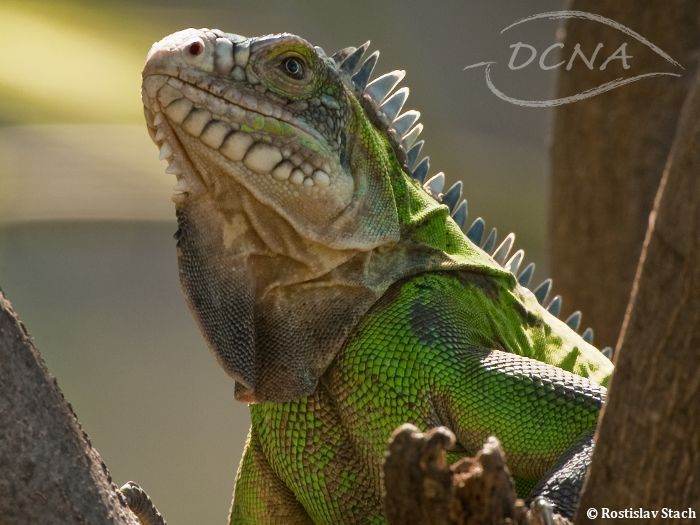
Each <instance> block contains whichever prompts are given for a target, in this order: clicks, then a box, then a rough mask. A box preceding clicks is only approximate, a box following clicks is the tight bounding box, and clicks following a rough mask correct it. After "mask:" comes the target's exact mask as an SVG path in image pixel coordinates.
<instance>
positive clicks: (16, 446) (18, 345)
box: [0, 291, 138, 525]
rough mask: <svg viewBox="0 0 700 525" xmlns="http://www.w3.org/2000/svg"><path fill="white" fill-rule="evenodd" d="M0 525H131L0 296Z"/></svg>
mask: <svg viewBox="0 0 700 525" xmlns="http://www.w3.org/2000/svg"><path fill="white" fill-rule="evenodd" d="M0 385H1V386H2V388H0V429H1V430H0V473H2V474H1V475H0V522H2V523H3V525H14V524H17V525H24V524H27V523H47V524H48V523H61V524H73V523H75V524H83V525H84V524H86V523H90V524H93V523H94V524H98V523H99V524H101V525H102V524H107V525H112V524H113V525H137V524H138V520H137V519H136V517H135V516H134V515H133V514H132V513H131V512H130V511H129V509H128V508H127V504H126V500H125V499H124V497H123V496H122V494H121V493H120V492H119V490H118V489H117V487H116V486H115V485H114V483H112V478H111V476H110V474H109V471H108V470H107V466H106V465H105V464H104V462H103V461H102V459H101V458H100V455H99V454H98V453H97V451H96V450H95V449H94V448H93V447H92V445H91V444H90V440H89V438H88V436H87V434H86V433H85V432H84V431H83V429H82V428H81V427H80V424H79V423H78V419H77V417H76V416H75V414H74V413H73V410H72V408H71V406H70V404H68V403H67V402H66V400H65V399H64V398H63V394H62V393H61V391H60V389H59V388H58V385H57V383H56V380H55V379H54V378H53V377H52V376H51V375H50V374H49V372H48V370H47V368H46V365H45V364H44V361H43V360H42V359H41V356H40V355H39V352H38V351H37V349H36V348H35V347H34V344H33V343H32V340H31V338H30V337H29V334H28V333H27V331H26V329H25V327H24V325H23V324H22V323H21V322H20V320H19V319H18V318H17V315H16V314H15V312H14V311H13V309H12V306H11V305H10V302H9V301H8V300H7V299H6V298H5V296H4V294H3V293H2V292H1V291H0Z"/></svg>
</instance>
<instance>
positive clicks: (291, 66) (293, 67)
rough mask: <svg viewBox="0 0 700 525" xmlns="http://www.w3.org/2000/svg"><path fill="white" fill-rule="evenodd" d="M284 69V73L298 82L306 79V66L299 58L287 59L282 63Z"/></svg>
mask: <svg viewBox="0 0 700 525" xmlns="http://www.w3.org/2000/svg"><path fill="white" fill-rule="evenodd" d="M282 68H283V70H284V72H285V73H286V74H287V75H289V76H290V77H292V78H295V79H297V80H301V79H302V78H304V64H303V62H302V61H301V59H299V58H297V57H289V58H285V59H284V60H283V61H282Z"/></svg>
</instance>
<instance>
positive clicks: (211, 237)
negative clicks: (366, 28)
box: [142, 29, 612, 525]
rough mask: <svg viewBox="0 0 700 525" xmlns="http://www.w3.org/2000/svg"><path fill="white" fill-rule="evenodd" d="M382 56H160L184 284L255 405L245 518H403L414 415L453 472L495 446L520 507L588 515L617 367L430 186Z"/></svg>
mask: <svg viewBox="0 0 700 525" xmlns="http://www.w3.org/2000/svg"><path fill="white" fill-rule="evenodd" d="M368 45H369V43H366V44H363V45H362V46H360V47H357V48H355V47H348V48H345V49H342V50H340V51H338V52H337V53H335V54H333V55H332V56H327V55H326V53H325V52H324V51H323V50H322V49H321V48H319V47H316V46H313V45H311V44H310V43H308V42H307V41H306V40H304V39H302V38H300V37H298V36H295V35H292V34H275V35H268V36H262V37H255V38H246V37H243V36H239V35H236V34H230V33H224V32H222V31H219V30H210V29H200V30H195V29H187V30H184V31H180V32H177V33H174V34H172V35H170V36H168V37H166V38H164V39H163V40H161V41H160V42H157V43H156V44H154V45H153V47H152V48H151V50H150V52H149V54H148V57H147V59H146V64H145V67H144V71H143V89H142V96H143V102H144V106H145V115H146V120H147V124H148V129H149V132H150V134H151V137H152V138H153V140H154V141H155V143H156V144H157V145H158V146H159V147H160V157H161V159H166V160H167V161H168V168H167V169H166V172H168V173H171V174H174V175H175V177H176V179H177V183H176V184H175V188H174V194H173V201H174V202H175V209H176V215H177V222H178V230H177V233H176V236H175V237H176V239H177V252H178V263H179V274H180V280H181V283H182V287H183V289H184V292H185V295H186V297H187V300H188V302H189V305H190V307H191V309H192V311H193V313H194V316H195V318H196V320H197V322H198V324H199V326H200V328H201V330H202V332H203V334H204V336H205V338H206V340H207V342H208V345H209V347H210V348H211V349H212V351H213V353H214V355H215V356H216V358H217V359H218V361H219V363H220V364H221V366H222V367H223V368H224V370H225V371H226V372H227V373H228V374H229V375H230V376H231V377H232V378H233V379H234V381H235V396H236V398H237V399H238V400H240V401H244V402H247V403H250V412H251V418H252V426H251V429H250V433H249V437H248V441H247V444H246V448H245V452H244V455H243V458H242V460H241V464H240V467H239V470H238V474H237V477H236V484H235V489H234V499H233V504H232V510H231V514H230V522H231V523H235V524H236V525H238V524H246V523H257V524H265V523H290V524H295V523H317V524H320V523H384V522H385V518H384V517H383V514H382V490H383V488H382V474H381V472H382V461H383V457H384V454H385V447H386V443H387V440H388V438H389V436H390V434H391V432H392V430H393V429H394V428H396V427H398V426H399V425H401V424H402V423H406V422H410V423H413V424H415V425H417V426H418V427H419V428H423V429H428V428H431V427H435V426H439V425H445V426H447V427H448V428H450V429H451V430H452V431H453V432H454V433H455V434H456V436H457V440H458V443H459V449H458V450H457V451H455V452H453V457H454V458H457V457H460V456H464V455H466V454H469V453H473V452H474V451H475V450H477V449H478V448H479V447H480V446H481V444H482V443H483V441H484V439H485V438H487V437H488V436H489V435H492V434H493V435H496V436H497V437H498V438H499V439H500V440H501V442H502V444H503V446H504V449H505V451H506V453H507V456H508V462H509V466H510V468H511V470H512V472H513V474H514V476H515V478H516V484H517V487H518V490H519V493H520V494H521V495H523V496H527V495H528V493H529V494H530V497H532V496H534V495H544V496H546V497H547V498H548V499H550V500H551V501H552V502H553V504H554V505H555V510H556V511H557V512H558V513H560V514H561V515H563V516H566V517H569V518H570V517H571V516H572V515H573V513H574V509H575V505H576V500H577V490H578V488H579V487H580V483H581V479H582V475H583V472H584V471H585V467H586V465H587V461H588V456H589V455H590V451H591V446H592V445H591V444H592V432H593V429H594V428H595V425H596V419H597V416H598V412H599V410H600V407H601V404H602V402H603V400H604V397H605V392H606V389H605V386H606V385H607V382H608V380H609V378H610V375H611V373H612V364H611V362H610V360H609V359H608V358H607V357H606V356H604V355H603V354H602V353H601V352H600V351H599V350H597V349H596V348H595V347H593V346H592V345H591V340H592V331H591V330H590V329H589V330H586V331H585V332H584V333H583V335H582V336H581V335H579V334H578V333H577V332H576V329H577V328H578V326H579V322H580V313H578V312H576V313H575V314H573V315H572V316H571V317H570V318H569V319H567V320H566V322H563V321H561V320H559V319H558V318H557V314H558V313H559V311H560V308H561V299H560V298H559V297H558V296H557V297H555V298H554V299H553V300H551V302H550V301H547V296H548V294H549V291H550V287H551V281H550V280H546V281H545V282H544V283H543V284H542V285H540V286H539V287H537V288H536V289H535V290H534V293H533V292H531V291H530V290H529V289H528V288H527V286H528V285H529V282H530V279H531V277H532V274H533V271H534V265H533V264H529V265H527V266H526V267H525V268H524V270H522V271H519V268H520V266H521V264H522V259H523V252H522V251H521V250H519V251H516V252H515V253H514V254H513V255H512V256H509V255H510V252H511V251H512V249H513V248H512V246H513V239H514V236H513V234H510V235H508V236H506V237H505V239H504V240H503V241H502V242H501V243H500V244H498V245H496V244H497V240H496V231H495V229H494V230H492V231H491V233H490V234H489V235H485V223H484V221H483V220H482V219H481V218H479V219H476V220H475V221H473V223H472V224H471V225H470V226H469V227H467V228H465V224H466V219H467V203H466V201H465V200H460V199H461V189H462V185H461V183H460V182H457V183H456V184H454V185H453V186H451V187H450V188H449V189H447V190H446V191H445V189H444V182H445V178H444V175H443V174H442V173H439V174H437V175H435V176H432V177H431V178H429V179H428V180H427V181H426V178H427V176H428V174H429V159H428V157H424V158H422V159H421V160H419V157H420V152H421V150H422V146H423V141H422V140H421V141H418V140H417V139H418V135H419V134H420V133H421V130H422V125H421V124H420V123H418V118H419V113H418V112H417V111H414V110H409V111H403V112H402V108H403V106H404V103H405V101H406V97H407V95H408V88H407V87H401V88H399V89H396V88H397V85H398V84H399V82H400V81H401V80H402V78H403V76H404V72H403V71H392V72H390V73H387V74H384V75H381V76H378V77H376V78H374V79H372V73H373V70H374V67H375V64H376V62H377V59H378V56H379V53H378V52H376V51H375V52H373V53H371V54H368V51H367V50H368ZM463 230H466V233H465V232H464V231H463ZM545 302H546V303H547V307H544V306H542V305H543V304H544V303H545ZM538 483H539V484H538ZM535 485H537V486H535ZM533 487H534V489H533Z"/></svg>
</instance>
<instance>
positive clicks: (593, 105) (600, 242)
mask: <svg viewBox="0 0 700 525" xmlns="http://www.w3.org/2000/svg"><path fill="white" fill-rule="evenodd" d="M572 9H577V10H582V11H589V12H593V13H596V14H600V15H603V16H607V17H609V18H612V19H613V20H615V21H617V22H619V23H622V24H624V25H626V26H628V27H629V28H631V29H632V30H634V31H636V32H638V33H640V34H641V35H642V36H644V37H645V38H647V39H648V40H650V41H651V42H653V43H654V44H656V45H657V46H659V47H660V48H661V49H662V50H664V51H665V52H667V53H668V54H670V55H671V56H672V57H673V58H674V59H675V60H677V61H679V62H680V63H681V64H682V65H683V66H684V67H685V71H680V70H678V71H677V72H680V73H682V74H683V76H682V77H681V78H675V77H661V78H652V79H646V80H642V81H639V82H636V83H634V84H631V85H627V86H624V87H622V88H619V89H616V90H613V91H610V92H607V93H605V94H603V95H599V96H596V97H593V98H591V99H588V100H585V101H581V102H577V103H575V104H569V105H565V106H562V107H560V108H558V109H557V111H556V114H555V118H554V129H553V146H552V193H551V201H550V202H551V208H550V221H549V222H550V239H551V262H552V270H553V277H554V284H555V287H556V291H557V293H559V294H561V295H562V297H564V298H565V300H566V301H565V306H566V305H567V304H568V305H569V307H571V309H580V310H581V311H582V312H583V313H584V322H585V323H586V324H588V325H590V326H592V327H593V328H594V329H595V331H596V343H597V344H598V346H601V347H602V346H607V345H614V344H615V341H616V340H617V336H618V333H619V331H620V326H621V324H622V318H623V316H624V312H625V308H626V306H627V301H628V298H629V294H630V290H631V286H632V279H633V277H634V271H635V268H636V266H637V261H638V260H639V254H640V250H641V247H642V241H643V239H644V234H645V232H646V228H647V219H648V215H649V212H650V211H651V207H652V203H653V199H654V195H655V194H656V190H657V188H658V185H659V180H660V178H661V173H662V171H663V167H664V165H665V163H666V158H667V156H668V153H669V151H670V148H671V143H672V141H673V136H674V132H675V129H676V126H677V122H678V116H679V114H680V108H681V105H682V103H683V101H684V100H685V98H686V95H687V93H688V90H689V87H690V85H691V82H692V79H693V77H694V71H695V69H696V67H697V60H698V52H699V51H700V1H698V0H672V1H667V2H638V1H636V0H634V1H633V0H624V1H620V0H574V1H573V5H572ZM621 41H627V42H629V47H628V51H629V53H630V54H631V55H633V58H632V59H631V61H630V66H631V69H630V71H631V72H634V74H638V73H645V72H649V71H653V70H656V71H658V70H659V69H658V65H659V57H658V56H656V55H655V54H654V53H653V52H651V51H650V50H649V49H648V48H646V47H644V46H642V45H641V44H639V43H637V42H635V41H634V39H632V38H621V36H620V33H619V32H616V31H614V30H612V29H611V28H609V27H607V26H604V25H602V24H596V23H592V22H590V21H586V20H583V21H582V20H576V19H572V20H569V21H568V23H567V26H566V37H565V43H566V49H567V50H568V52H569V53H570V52H571V50H572V49H573V46H574V44H575V43H581V48H582V49H583V50H586V51H587V52H588V53H589V54H590V51H591V50H593V49H595V47H596V44H597V43H599V42H600V43H603V44H604V47H603V51H601V55H604V56H605V57H607V56H608V55H609V54H611V53H612V51H613V50H614V49H616V48H617V46H619V45H620V42H621ZM599 62H600V60H599ZM666 66H668V64H666ZM655 68H656V69H655ZM666 69H670V68H668V67H667V68H666ZM616 76H619V68H618V69H617V70H616V69H615V68H612V67H610V68H608V70H606V71H599V70H598V69H595V70H594V71H589V70H588V69H587V68H585V67H574V68H573V69H572V70H571V71H570V72H566V71H562V72H561V74H560V75H559V81H558V85H557V96H558V97H561V96H566V95H570V94H573V93H577V92H580V91H582V89H587V88H589V87H592V85H591V78H595V79H596V80H599V81H600V82H596V84H598V83H602V82H604V81H607V80H611V79H612V78H614V77H616Z"/></svg>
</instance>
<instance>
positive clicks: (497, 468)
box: [384, 424, 569, 525]
mask: <svg viewBox="0 0 700 525" xmlns="http://www.w3.org/2000/svg"><path fill="white" fill-rule="evenodd" d="M455 442H456V440H455V436H454V434H453V433H452V432H451V431H450V430H448V429H447V428H445V427H438V428H434V429H432V430H430V431H429V432H427V433H425V434H423V433H421V432H419V431H418V429H417V428H416V427H414V426H413V425H408V424H407V425H402V426H401V427H399V428H397V429H396V431H394V433H393V435H392V436H391V441H390V443H389V449H388V452H387V457H386V460H385V462H384V486H385V489H386V495H385V498H384V512H385V515H386V518H387V521H388V523H389V524H390V525H405V524H409V523H410V524H411V525H506V524H508V525H540V524H541V523H543V522H544V519H545V515H547V516H549V518H550V519H552V520H553V523H555V524H557V525H563V524H565V523H569V522H568V521H567V520H565V519H563V518H561V517H560V516H558V515H554V516H552V515H551V507H542V506H541V503H540V502H535V503H534V504H533V505H532V507H531V509H530V510H528V509H527V507H526V506H525V503H524V502H523V500H521V499H518V498H517V497H516V494H515V484H514V483H513V478H512V477H511V475H510V471H509V470H508V467H507V465H506V459H505V454H504V453H503V449H502V448H501V445H500V443H499V442H498V440H497V439H496V438H494V437H491V438H489V439H488V440H487V441H486V443H485V444H484V446H483V447H482V449H481V451H479V452H478V453H477V454H476V455H475V456H474V457H473V458H470V457H467V458H462V459H460V460H459V461H457V462H456V463H454V464H453V465H451V466H450V465H449V464H448V463H447V451H448V450H450V449H452V448H453V447H454V445H455Z"/></svg>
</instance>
